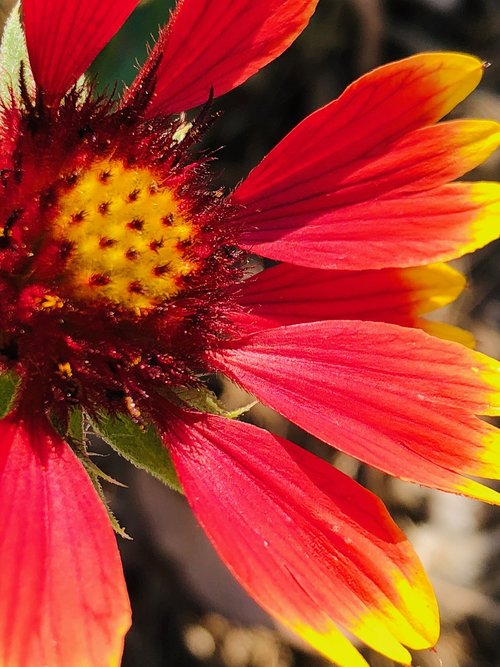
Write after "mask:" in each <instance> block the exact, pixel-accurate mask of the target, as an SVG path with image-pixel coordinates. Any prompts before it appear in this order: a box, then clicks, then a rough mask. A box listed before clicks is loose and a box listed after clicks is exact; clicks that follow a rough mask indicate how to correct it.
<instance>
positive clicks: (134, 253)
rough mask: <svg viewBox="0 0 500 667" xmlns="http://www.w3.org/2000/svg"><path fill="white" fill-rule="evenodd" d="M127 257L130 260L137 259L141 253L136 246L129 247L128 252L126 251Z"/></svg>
mask: <svg viewBox="0 0 500 667" xmlns="http://www.w3.org/2000/svg"><path fill="white" fill-rule="evenodd" d="M125 257H126V258H127V259H129V260H132V261H133V260H135V259H137V258H138V257H139V253H138V252H137V250H136V249H135V248H129V249H128V250H127V252H126V253H125Z"/></svg>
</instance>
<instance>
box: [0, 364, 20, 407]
mask: <svg viewBox="0 0 500 667" xmlns="http://www.w3.org/2000/svg"><path fill="white" fill-rule="evenodd" d="M18 385H19V376H18V375H16V374H15V373H14V372H13V371H7V372H5V373H2V374H1V375H0V419H3V418H4V417H5V416H6V415H8V414H9V412H10V410H11V408H12V406H13V404H14V400H15V398H16V393H17V387H18Z"/></svg>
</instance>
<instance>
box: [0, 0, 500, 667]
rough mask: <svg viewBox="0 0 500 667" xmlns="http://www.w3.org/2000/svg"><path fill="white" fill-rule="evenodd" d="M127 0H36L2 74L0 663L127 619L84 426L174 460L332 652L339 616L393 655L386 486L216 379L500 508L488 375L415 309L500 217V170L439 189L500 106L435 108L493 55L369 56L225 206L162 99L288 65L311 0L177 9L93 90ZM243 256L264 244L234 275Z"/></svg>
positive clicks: (362, 453) (255, 582) (199, 101)
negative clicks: (142, 59)
mask: <svg viewBox="0 0 500 667" xmlns="http://www.w3.org/2000/svg"><path fill="white" fill-rule="evenodd" d="M136 5H137V0H121V1H120V2H116V1H115V0H87V1H86V2H80V1H77V0H43V1H42V0H23V1H22V4H21V18H22V26H23V30H24V34H25V37H26V43H27V52H28V55H29V62H28V60H26V59H23V57H22V55H21V56H19V57H18V58H17V61H16V63H17V64H16V67H15V68H14V69H13V68H12V67H10V69H9V68H7V71H6V72H5V76H7V75H8V74H9V72H10V74H11V79H10V83H9V86H10V88H9V90H10V92H9V93H8V94H4V97H3V108H2V110H1V119H0V120H1V133H0V142H1V148H2V150H1V155H0V162H1V166H0V296H1V298H0V323H1V325H0V326H1V328H0V366H1V370H2V372H3V375H2V378H1V380H2V384H1V387H2V406H1V407H2V416H3V419H2V420H1V421H0V435H1V441H0V505H1V507H2V510H3V511H2V514H1V518H0V557H1V562H2V567H1V569H0V663H1V664H2V665H3V666H4V667H39V666H40V665H50V667H73V666H74V667H77V666H78V667H82V666H89V667H90V666H92V667H100V666H105V665H106V666H108V665H118V664H119V661H120V656H121V650H122V643H123V637H124V635H125V633H126V631H127V628H128V626H129V623H130V610H129V604H128V599H127V594H126V590H125V586H124V582H123V576H122V572H121V566H120V561H119V557H118V552H117V548H116V543H115V539H114V536H113V530H112V526H111V523H110V521H109V519H108V515H107V513H106V510H105V508H104V506H103V505H102V503H101V500H100V498H99V493H98V485H96V486H95V487H94V485H93V483H92V481H94V482H95V477H96V470H95V466H93V465H92V464H91V463H90V462H89V460H88V457H87V455H86V443H85V441H84V438H83V436H82V429H81V424H82V418H84V419H86V420H90V421H91V422H92V424H93V425H94V428H95V429H96V430H97V431H98V432H100V433H101V434H103V435H104V436H105V437H106V438H107V439H108V440H109V442H110V444H112V445H113V446H114V447H116V448H117V449H118V450H119V451H121V452H122V453H123V454H124V455H126V456H127V457H128V458H130V459H131V460H132V461H134V462H135V463H137V464H139V465H141V466H143V467H147V468H149V469H151V470H152V472H153V473H154V474H157V475H158V476H160V477H162V478H165V477H166V476H167V471H168V466H169V461H170V459H169V458H167V450H168V452H169V453H170V456H171V459H172V460H173V462H174V464H175V469H176V472H177V475H178V478H179V481H180V485H181V486H182V489H183V490H184V492H185V493H186V495H187V497H188V500H189V501H190V503H191V505H192V507H193V510H194V512H195V513H196V515H197V516H198V519H199V520H200V522H201V524H202V525H203V527H204V528H205V530H206V532H207V534H208V535H209V537H210V539H211V540H212V542H213V543H214V545H215V547H216V549H217V550H218V552H219V554H220V555H221V557H222V558H223V560H224V561H225V562H226V564H227V565H228V567H229V568H230V569H231V570H232V572H233V573H234V575H235V576H236V578H237V579H238V580H239V581H240V582H241V584H242V585H243V586H244V587H245V588H246V589H247V590H248V591H249V593H250V594H251V595H252V596H253V597H254V598H255V599H256V600H257V601H258V602H259V603H260V604H261V605H262V606H263V607H264V608H265V609H266V610H267V611H269V612H270V613H271V614H272V615H274V616H275V617H276V618H277V619H279V620H280V621H281V622H282V623H284V624H285V625H287V626H289V627H290V628H291V629H292V630H294V631H296V632H298V633H299V634H300V635H301V636H302V637H303V638H304V639H305V640H306V641H308V642H310V643H311V644H312V645H313V646H315V647H316V648H317V649H318V650H319V651H321V652H322V653H323V654H324V655H326V656H327V657H329V658H330V659H331V660H332V661H334V662H335V663H336V664H337V665H340V666H342V667H360V666H363V665H365V666H366V662H365V660H364V659H363V658H362V657H361V655H360V653H359V652H358V651H357V650H356V649H355V648H354V647H353V646H352V644H351V643H350V642H349V641H348V640H347V639H346V638H345V636H344V634H343V632H342V631H343V630H347V631H349V632H350V633H352V634H353V635H355V636H356V637H358V638H359V639H361V640H362V641H364V642H365V643H366V644H368V645H369V646H371V647H374V648H375V649H377V650H379V651H381V652H382V653H384V654H385V655H387V656H389V657H390V658H392V659H393V660H395V661H396V662H400V663H408V662H409V660H410V655H409V652H408V650H407V649H406V648H405V646H407V647H410V648H415V649H421V648H425V647H428V646H431V645H432V644H433V643H434V642H435V641H436V638H437V632H438V621H437V611H436V604H435V600H434V597H433V593H432V590H431V588H430V585H429V583H428V582H427V579H426V577H425V574H424V572H423V570H422V567H421V565H420V563H419V561H418V559H417V557H416V555H415V554H414V552H413V550H412V548H411V546H410V545H409V543H408V542H407V540H406V539H405V537H404V535H403V534H402V533H401V532H400V531H399V530H398V528H397V527H396V526H395V524H394V523H393V522H392V520H391V519H390V517H389V516H388V514H387V512H386V510H385V509H384V507H383V505H382V504H381V502H380V501H379V500H378V499H377V498H375V497H374V496H372V495H371V494H370V493H368V492H367V491H365V490H364V489H363V488H361V487H360V486H358V485H357V484H356V483H355V482H353V481H352V480H351V479H350V478H348V477H346V476H345V475H343V474H342V473H340V472H339V471H337V470H335V469H334V468H332V467H331V466H330V465H328V464H327V463H326V462H324V461H322V460H319V459H317V458H316V457H314V456H313V455H311V454H309V453H307V452H306V451H304V450H302V449H300V448H299V447H297V446H296V445H293V444H291V443H290V442H287V441H285V440H283V439H281V438H279V437H276V436H273V435H271V434H269V433H268V432H266V431H263V430H261V429H259V428H256V427H254V426H251V425H249V424H246V423H242V422H239V421H237V420H236V419H234V418H231V417H234V415H230V414H228V413H224V410H223V409H222V408H221V407H220V406H218V404H217V401H216V398H215V397H214V396H213V395H211V394H210V392H209V391H208V389H207V388H206V382H205V380H206V378H207V377H209V376H210V374H213V373H214V372H221V373H224V374H225V375H226V376H227V377H229V378H231V379H232V380H234V381H235V382H237V383H239V384H240V385H242V386H243V387H244V388H246V389H247V390H248V391H250V392H251V393H253V394H255V395H256V396H257V397H258V398H259V399H260V400H262V401H263V402H264V403H266V404H267V405H269V406H271V407H273V408H274V409H276V410H278V411H280V412H281V413H282V414H283V415H285V416H286V417H288V418H289V419H291V420H292V421H293V422H295V423H296V424H298V425H299V426H301V427H303V428H305V429H306V430H308V431H309V432H310V433H313V434H314V435H316V436H317V437H319V438H321V439H322V440H324V441H325V442H326V443H328V444H331V445H333V446H335V447H336V448H338V449H340V450H342V451H345V452H347V453H349V454H351V455H354V456H356V457H357V458H359V459H360V460H362V461H364V462H366V463H368V464H371V465H373V466H375V467H377V468H380V469H381V470H383V471H385V472H387V473H390V474H393V475H396V476H398V477H401V478H403V479H407V480H410V481H413V482H417V483H420V484H424V485H427V486H431V487H435V488H438V489H443V490H445V491H452V492H455V493H462V494H465V495H469V496H472V497H476V498H481V499H483V500H486V501H488V502H494V503H498V502H499V501H500V496H499V495H498V494H497V493H495V492H494V491H492V490H490V489H489V488H487V487H485V486H482V485H481V484H479V483H478V482H476V481H473V480H472V479H471V476H474V477H478V476H479V477H490V478H496V479H498V478H499V477H500V465H499V459H498V454H497V451H498V434H497V432H496V431H495V429H494V428H493V427H491V426H490V425H489V424H487V423H486V422H484V421H482V420H480V419H479V418H478V417H476V415H478V414H479V415H481V414H495V413H498V406H499V404H500V402H499V388H500V379H499V377H500V376H499V375H498V366H497V364H496V362H494V361H492V360H490V359H488V358H486V357H484V356H483V355H480V354H478V353H476V352H474V351H471V349H469V348H467V347H465V346H463V345H461V344H459V342H451V340H455V341H457V340H459V341H461V342H464V341H465V342H467V341H468V338H467V336H466V335H465V334H464V332H460V331H459V330H456V329H454V328H452V327H446V326H445V325H440V324H435V323H431V322H429V321H427V320H426V319H425V318H424V317H423V315H424V314H425V313H426V312H428V311H430V310H432V309H433V308H435V307H437V306H441V305H443V304H444V303H447V302H449V301H450V300H452V299H453V298H454V297H455V296H456V295H457V294H458V292H460V290H461V289H462V287H463V280H462V277H461V276H460V275H459V274H458V273H457V272H455V271H454V270H452V269H449V268H447V267H446V266H445V265H443V264H441V263H436V262H440V261H442V260H447V259H451V258H454V257H458V256H460V255H462V254H464V253H466V252H470V251H472V250H473V249H475V248H477V247H479V246H481V245H483V244H485V243H487V242H488V241H489V240H491V239H492V238H494V237H496V236H497V226H496V225H495V224H493V221H494V220H495V218H497V217H498V214H499V212H500V185H498V184H496V183H476V184H470V183H460V182H456V183H451V181H453V180H454V179H456V178H457V177H460V176H461V175H462V174H464V173H465V172H467V171H468V170H470V169H472V168H473V167H475V166H476V165H477V164H479V163H480V162H482V161H483V160H484V159H485V158H486V157H487V156H488V155H489V154H490V153H491V152H492V151H493V150H494V149H495V148H496V147H497V146H498V145H499V144H500V130H499V126H498V125H497V124H496V123H493V122H487V121H452V122H447V123H442V124H439V125H436V124H435V123H436V122H437V121H438V120H439V119H440V118H441V117H442V116H444V115H446V114H447V113H448V111H450V109H452V108H453V107H454V106H455V105H456V104H457V103H458V102H460V100H462V99H463V98H464V97H465V96H466V95H467V94H468V93H469V92H470V91H471V90H472V89H473V88H474V87H475V86H476V85H477V83H478V82H479V80H480V78H481V74H482V71H483V65H482V63H481V62H480V61H479V60H477V59H475V58H473V57H470V56H466V55H460V54H442V53H436V54H424V55H419V56H414V57H412V58H408V59H406V60H403V61H400V62H396V63H393V64H390V65H386V66H384V67H381V68H379V69H377V70H375V71H373V72H371V73H369V74H367V75H365V76H363V77H362V78H361V79H359V80H358V81H356V82H355V83H354V84H352V85H351V86H350V87H349V88H348V89H347V90H346V91H345V93H344V94H343V95H342V96H341V97H340V98H338V99H337V100H335V101H334V102H332V103H331V104H329V105H327V106H326V107H324V108H322V109H320V110H319V111H317V112H316V113H314V114H312V115H311V116H309V117H308V118H306V119H305V120H304V121H303V122H302V123H301V124H300V125H299V126H298V127H297V128H295V129H294V130H293V131H292V132H291V133H290V134H289V135H288V136H287V137H285V138H284V139H283V141H282V142H281V143H280V144H278V146H277V147H276V148H275V149H274V150H273V151H271V152H270V153H269V155H267V157H265V158H264V160H263V161H262V162H261V163H260V165H258V166H257V167H256V168H255V169H254V170H253V171H252V172H251V174H250V175H249V176H248V178H247V179H246V180H245V181H243V183H241V184H240V185H239V186H238V187H237V188H236V189H235V190H234V192H232V193H230V194H229V195H227V196H224V193H221V192H220V191H216V190H215V189H213V188H211V186H210V173H209V165H208V164H207V160H206V159H204V158H200V157H198V156H197V154H196V153H195V152H194V151H193V144H195V143H196V142H197V141H198V139H199V138H200V135H201V133H202V132H203V130H204V128H205V126H206V124H207V108H206V106H205V107H203V108H202V110H201V111H199V112H197V114H194V115H193V118H192V120H191V121H190V122H187V121H186V120H185V118H184V116H179V115H178V113H179V112H180V111H183V110H186V109H187V110H189V109H192V108H193V107H196V106H198V105H203V104H204V103H206V102H207V100H209V99H210V98H211V97H212V96H217V95H221V94H223V93H225V92H226V91H228V90H230V89H232V88H234V87H235V86H237V85H239V84H240V83H242V82H243V81H245V80H246V79H247V78H248V77H249V76H251V75H252V74H254V73H255V72H256V71H257V70H259V69H260V68H261V67H263V66H264V65H265V64H266V63H268V62H269V61H271V60H272V59H273V58H275V57H277V56H278V55H279V54H280V53H281V52H282V51H283V50H284V49H286V48H287V46H288V45H289V44H290V43H291V42H292V41H293V40H294V38H295V37H296V36H297V35H298V34H299V33H300V32H301V31H302V29H303V28H304V27H305V25H306V24H307V22H308V20H309V18H310V16H311V14H312V13H313V11H314V8H315V5H316V0H265V1H263V0H210V2H208V1H207V0H181V1H180V2H179V3H178V5H177V7H176V10H175V12H174V14H173V16H172V18H171V20H170V23H169V24H168V26H166V27H165V28H164V29H163V30H162V31H161V33H160V36H159V38H158V41H157V43H156V45H155V47H154V48H153V49H152V51H151V53H150V55H149V57H148V60H147V62H146V64H145V65H144V67H143V68H142V70H141V71H140V73H139V74H138V76H137V78H136V80H135V82H134V83H133V84H132V85H131V87H130V88H129V89H127V90H126V91H125V92H124V94H123V95H122V97H121V99H120V100H119V101H118V102H116V101H113V100H111V99H108V98H106V97H99V96H97V95H96V94H94V92H93V90H92V88H91V87H89V86H88V85H87V84H86V83H85V82H84V81H82V80H81V78H80V77H81V76H82V74H83V73H84V71H85V70H86V69H87V67H88V66H89V64H90V63H91V62H92V60H93V59H94V58H95V56H96V55H97V53H98V52H99V51H100V50H101V49H102V47H103V46H104V45H105V43H106V42H107V41H108V40H109V39H110V38H111V37H112V35H113V34H114V33H115V32H116V30H117V29H118V28H119V27H120V26H121V24H122V23H123V22H124V21H125V19H126V18H127V16H128V15H129V14H130V13H131V12H132V10H133V9H134V7H135V6H136ZM16 22H18V17H17V14H13V15H12V17H11V19H10V23H9V27H8V29H7V36H6V38H5V40H4V44H3V47H2V58H3V61H4V62H6V61H7V59H8V55H9V54H8V53H7V51H8V50H9V46H10V42H9V40H10V39H11V36H12V34H14V33H15V31H16V25H18V23H16ZM19 30H20V28H19ZM20 34H21V35H22V34H23V33H22V32H20ZM4 69H5V68H4ZM4 89H5V86H4ZM250 251H251V252H254V253H255V252H256V253H260V254H261V255H262V256H264V257H268V258H271V259H273V260H278V261H280V262H281V263H280V264H277V265H275V266H274V267H273V268H270V269H267V270H265V271H262V272H261V273H259V274H257V275H254V276H253V277H251V278H247V277H246V276H247V272H246V271H245V258H246V256H247V253H248V252H250ZM9 387H10V390H11V391H10V393H9ZM12 390H13V391H12ZM124 431H127V433H128V435H130V433H133V434H135V440H134V439H133V440H132V445H131V444H130V437H129V438H128V439H125V438H123V437H122V436H123V434H124ZM125 440H126V442H127V444H126V445H125V444H124V442H125ZM87 472H89V473H90V476H89V474H87ZM91 478H92V481H91ZM96 488H97V491H96Z"/></svg>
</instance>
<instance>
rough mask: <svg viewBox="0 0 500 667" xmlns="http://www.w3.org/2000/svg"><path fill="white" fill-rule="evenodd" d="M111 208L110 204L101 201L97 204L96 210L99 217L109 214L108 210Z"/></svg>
mask: <svg viewBox="0 0 500 667" xmlns="http://www.w3.org/2000/svg"><path fill="white" fill-rule="evenodd" d="M110 206H111V202H109V201H103V202H101V203H100V204H99V206H98V207H97V210H98V211H99V213H100V214H101V215H107V214H108V213H109V208H110Z"/></svg>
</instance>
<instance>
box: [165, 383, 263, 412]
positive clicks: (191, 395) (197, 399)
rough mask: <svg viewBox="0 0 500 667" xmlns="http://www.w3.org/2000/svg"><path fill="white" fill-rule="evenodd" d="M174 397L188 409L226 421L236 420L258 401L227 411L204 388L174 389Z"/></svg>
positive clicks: (215, 397) (214, 396)
mask: <svg viewBox="0 0 500 667" xmlns="http://www.w3.org/2000/svg"><path fill="white" fill-rule="evenodd" d="M175 395H176V396H177V397H178V398H180V399H181V401H183V402H184V403H186V404H187V405H189V407H190V408H193V409H195V410H198V411H199V412H208V413H209V414H211V415H219V417H225V418H226V419H238V417H241V415H244V414H245V412H248V411H249V410H251V409H252V408H253V407H254V405H256V404H257V403H258V401H252V402H251V403H248V404H247V405H244V406H242V407H241V408H236V409H235V410H227V409H226V408H225V407H224V406H223V405H222V403H221V402H220V401H219V399H218V398H217V396H216V395H215V394H214V392H213V391H210V389H207V388H206V387H197V388H188V389H176V390H175Z"/></svg>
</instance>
